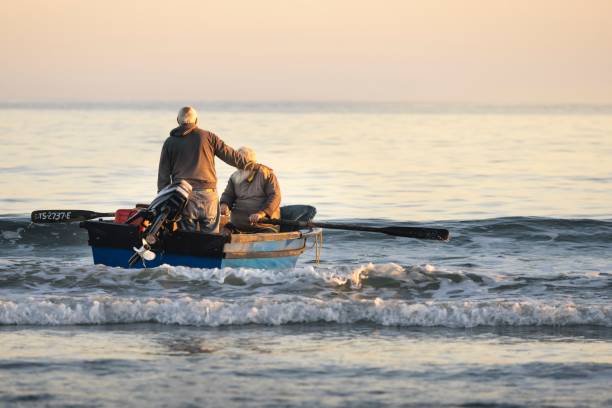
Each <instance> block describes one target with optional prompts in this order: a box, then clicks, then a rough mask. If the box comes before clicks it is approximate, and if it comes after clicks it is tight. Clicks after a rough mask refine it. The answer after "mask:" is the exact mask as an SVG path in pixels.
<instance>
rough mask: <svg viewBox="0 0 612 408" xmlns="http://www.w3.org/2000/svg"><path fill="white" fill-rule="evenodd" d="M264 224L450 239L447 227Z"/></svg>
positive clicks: (314, 223) (280, 221) (287, 222)
mask: <svg viewBox="0 0 612 408" xmlns="http://www.w3.org/2000/svg"><path fill="white" fill-rule="evenodd" d="M261 222H262V223H264V224H274V225H287V226H292V227H300V228H316V227H318V228H328V229H338V230H348V231H365V232H378V233H381V234H387V235H393V236H399V237H409V238H419V239H432V240H439V241H447V240H448V239H449V232H448V230H445V229H438V228H421V227H395V226H394V227H370V226H367V225H354V224H334V223H330V222H313V221H293V220H282V219H266V220H262V221H261Z"/></svg>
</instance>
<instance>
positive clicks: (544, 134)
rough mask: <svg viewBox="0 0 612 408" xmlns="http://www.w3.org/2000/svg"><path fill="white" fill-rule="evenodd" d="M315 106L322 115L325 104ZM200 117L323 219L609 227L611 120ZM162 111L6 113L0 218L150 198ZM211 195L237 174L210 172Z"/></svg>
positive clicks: (603, 116) (383, 114)
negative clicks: (590, 221)
mask: <svg viewBox="0 0 612 408" xmlns="http://www.w3.org/2000/svg"><path fill="white" fill-rule="evenodd" d="M322 109H325V107H324V106H323V108H322ZM200 111H201V116H202V117H201V125H202V127H204V128H207V129H210V130H212V131H214V132H216V133H217V134H219V135H220V136H221V137H222V138H223V139H224V140H225V141H226V142H228V143H229V144H230V145H232V146H234V147H238V146H240V145H248V146H252V147H253V148H255V149H256V150H257V152H258V156H259V158H260V160H261V161H262V162H264V163H266V164H268V165H269V166H270V167H272V168H274V169H275V171H276V173H277V175H278V176H279V179H280V182H281V187H282V190H283V197H284V202H285V203H287V204H290V203H308V204H312V205H315V206H316V207H317V208H318V209H319V216H320V218H352V217H356V218H388V219H395V220H434V219H474V218H486V217H497V216H505V215H532V216H533V215H540V216H552V217H576V216H588V217H610V216H611V214H612V213H611V212H610V207H609V204H608V203H610V202H612V189H611V188H610V186H611V185H612V161H611V160H609V158H610V157H612V138H611V137H610V134H612V114H611V113H610V112H607V111H605V110H604V111H602V112H600V111H595V112H582V113H581V111H580V110H578V112H574V113H572V112H569V113H567V114H562V113H559V112H552V113H550V112H549V113H547V111H546V110H545V109H543V111H542V112H540V113H529V114H517V113H513V112H510V114H503V113H500V112H499V111H498V110H496V109H493V108H491V109H490V111H486V110H484V111H483V110H481V111H478V112H471V113H469V114H460V113H456V112H450V113H449V112H446V113H445V112H444V109H442V108H441V109H440V112H438V113H436V111H435V110H433V111H430V112H427V113H414V112H413V113H402V112H397V111H394V110H393V109H392V110H391V111H390V112H388V111H384V106H382V107H380V109H378V110H376V109H374V111H372V110H370V111H363V110H361V111H360V110H357V111H356V112H351V111H350V110H349V111H344V112H332V113H326V112H325V110H322V111H318V112H312V111H309V112H300V111H289V112H280V113H274V112H270V111H260V112H257V111H256V112H254V113H248V112H244V111H225V112H223V111H218V110H217V111H212V112H207V110H206V109H205V108H202V109H200ZM175 116H176V115H175V112H174V111H172V110H166V109H148V110H147V109H146V108H140V109H131V108H129V107H124V108H116V109H113V108H112V107H105V108H103V109H92V108H89V109H69V110H63V109H7V108H6V107H5V108H4V109H0V123H2V124H3V126H2V128H0V142H1V143H2V145H3V147H2V149H3V153H4V154H3V157H4V161H3V163H2V165H1V169H0V171H2V173H3V174H4V175H5V177H2V178H1V179H0V188H2V190H3V191H5V192H8V194H6V195H4V196H3V197H2V198H1V199H0V213H1V214H7V213H13V214H15V213H29V212H30V211H31V210H32V209H34V208H45V207H73V208H81V207H83V208H91V209H97V210H104V211H107V210H113V209H115V208H116V207H125V206H131V205H132V204H134V203H136V202H141V201H147V200H149V199H150V197H152V196H153V195H154V193H155V183H156V172H157V162H158V158H159V152H160V149H161V145H162V143H163V141H164V139H165V137H166V136H167V134H168V131H169V130H170V129H171V128H172V127H173V126H174V118H175ZM217 167H218V170H219V180H220V184H219V187H220V188H223V187H224V184H225V180H227V177H228V176H229V174H230V173H231V171H232V169H231V168H230V167H229V166H227V165H225V164H223V163H222V162H220V161H218V164H217Z"/></svg>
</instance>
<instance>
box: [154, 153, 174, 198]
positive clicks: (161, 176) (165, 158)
mask: <svg viewBox="0 0 612 408" xmlns="http://www.w3.org/2000/svg"><path fill="white" fill-rule="evenodd" d="M171 174H172V164H171V163H170V157H169V155H168V149H167V147H166V143H164V146H163V147H162V151H161V155H160V157H159V169H158V170H157V192H158V193H159V192H160V190H161V189H162V188H164V187H166V186H167V185H168V184H170V176H171Z"/></svg>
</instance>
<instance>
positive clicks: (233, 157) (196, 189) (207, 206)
mask: <svg viewBox="0 0 612 408" xmlns="http://www.w3.org/2000/svg"><path fill="white" fill-rule="evenodd" d="M176 120H177V122H178V124H179V127H177V128H175V129H173V130H172V131H171V132H170V136H169V137H168V138H167V139H166V141H165V142H164V146H163V147H162V151H161V157H160V158H159V171H158V175H157V191H160V190H161V189H163V188H164V187H166V186H167V185H169V184H170V183H173V182H177V181H179V180H185V181H187V182H188V183H189V184H191V186H192V187H193V192H192V195H191V198H190V200H189V202H188V203H187V206H186V207H185V210H184V211H183V215H182V219H181V221H180V222H179V228H181V229H183V230H189V231H202V232H212V233H218V232H219V201H218V196H217V172H216V171H215V156H217V157H218V158H220V159H221V160H223V161H224V162H226V163H227V164H229V165H230V166H233V167H237V168H239V169H245V168H249V169H255V168H258V167H259V166H258V165H256V164H255V163H254V162H249V161H248V159H247V158H245V157H244V156H243V155H241V154H240V153H238V152H237V151H235V150H234V149H232V148H231V147H229V146H228V145H226V144H225V143H224V142H223V140H221V139H220V138H219V137H218V136H217V135H215V134H214V133H211V132H209V131H207V130H203V129H200V128H198V127H197V123H198V114H197V112H196V110H195V109H193V108H192V107H191V106H186V107H184V108H181V110H179V113H178V116H177V118H176Z"/></svg>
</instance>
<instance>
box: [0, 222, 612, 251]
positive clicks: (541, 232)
mask: <svg viewBox="0 0 612 408" xmlns="http://www.w3.org/2000/svg"><path fill="white" fill-rule="evenodd" d="M333 221H334V222H338V223H342V222H346V223H355V224H363V225H374V226H381V227H385V226H391V225H400V226H415V225H421V224H416V223H408V222H396V221H389V220H375V219H346V220H333ZM426 224H427V226H428V227H436V228H438V227H439V228H447V229H449V230H450V231H451V241H450V243H449V244H450V245H453V246H462V245H466V244H471V243H472V242H473V241H474V240H477V239H499V238H501V239H510V240H516V241H524V242H530V243H536V242H543V243H550V242H555V243H583V244H589V245H595V246H601V245H605V244H609V243H612V221H611V220H595V219H562V218H540V217H503V218H492V219H485V220H464V221H446V222H443V221H437V222H430V223H426ZM325 234H326V235H327V236H329V237H332V238H338V239H343V240H346V241H348V242H357V241H369V240H372V241H374V240H376V241H380V239H381V237H383V235H381V234H367V233H361V232H354V231H351V232H349V231H333V230H325ZM384 237H386V236H384ZM389 239H390V240H391V239H393V238H391V237H389ZM0 244H1V245H2V246H4V247H7V248H9V247H15V246H23V245H29V246H35V247H58V246H78V245H86V244H87V233H86V231H85V230H83V229H81V228H79V227H78V224H76V223H72V224H46V225H37V224H32V223H31V222H30V221H29V219H27V218H24V217H14V216H4V217H2V216H0Z"/></svg>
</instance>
